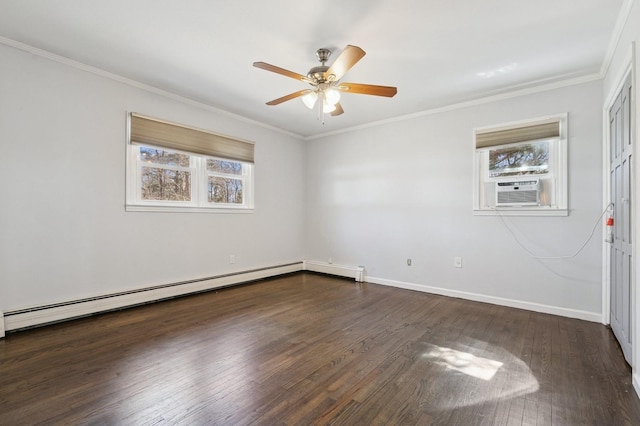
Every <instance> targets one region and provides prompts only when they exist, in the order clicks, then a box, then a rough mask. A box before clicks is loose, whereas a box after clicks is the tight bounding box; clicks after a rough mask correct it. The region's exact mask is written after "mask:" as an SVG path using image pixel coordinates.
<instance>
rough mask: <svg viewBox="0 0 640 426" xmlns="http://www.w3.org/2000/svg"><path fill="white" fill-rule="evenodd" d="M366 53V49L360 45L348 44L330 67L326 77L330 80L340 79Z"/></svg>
mask: <svg viewBox="0 0 640 426" xmlns="http://www.w3.org/2000/svg"><path fill="white" fill-rule="evenodd" d="M364 55H366V53H365V51H364V50H362V49H360V48H359V47H358V46H351V45H347V47H345V48H344V50H343V51H342V53H341V54H340V56H338V57H337V58H336V60H335V61H334V62H333V64H332V65H331V66H330V67H329V69H328V70H327V71H326V72H325V73H324V75H325V78H326V79H327V80H329V81H338V80H340V79H341V78H342V76H343V75H345V74H346V73H347V71H349V70H350V69H351V67H353V66H354V65H355V64H356V63H358V61H359V60H360V59H362V57H363V56H364ZM331 76H333V77H331Z"/></svg>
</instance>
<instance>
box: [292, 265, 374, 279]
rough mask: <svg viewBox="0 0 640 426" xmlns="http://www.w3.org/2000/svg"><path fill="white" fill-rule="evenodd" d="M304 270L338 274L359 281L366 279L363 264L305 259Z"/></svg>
mask: <svg viewBox="0 0 640 426" xmlns="http://www.w3.org/2000/svg"><path fill="white" fill-rule="evenodd" d="M304 270H305V271H312V272H320V273H322V274H329V275H338V276H340V277H346V278H353V279H354V280H356V281H357V282H363V281H364V267H363V266H347V265H335V264H333V263H324V262H317V261H313V260H305V261H304Z"/></svg>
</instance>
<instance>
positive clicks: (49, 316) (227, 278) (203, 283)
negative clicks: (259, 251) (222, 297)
mask: <svg viewBox="0 0 640 426" xmlns="http://www.w3.org/2000/svg"><path fill="white" fill-rule="evenodd" d="M302 270H304V262H294V263H289V264H286V265H278V266H272V267H266V268H260V269H252V270H248V271H243V272H236V273H232V274H225V275H218V276H215V277H207V278H201V279H197V280H191V281H182V282H177V283H171V284H163V285H158V286H154V287H148V288H143V289H137V290H131V291H127V292H121V293H114V294H109V295H104V296H97V297H92V298H87V299H80V300H74V301H69V302H63V303H56V304H51V305H45V306H39V307H33V308H29V309H21V310H15V311H8V312H4V321H1V320H2V319H3V318H2V317H1V316H0V337H2V336H4V332H5V330H6V331H11V330H20V329H24V328H30V327H35V326H40V325H45V324H50V323H55V322H59V321H64V320H69V319H72V318H79V317H83V316H87V315H92V314H96V313H99V312H107V311H112V310H117V309H122V308H126V307H131V306H135V305H141V304H145V303H150V302H156V301H160V300H164V299H170V298H173V297H178V296H184V295H187V294H191V293H198V292H202V291H208V290H213V289H216V288H222V287H228V286H232V285H237V284H243V283H248V282H251V281H256V280H260V279H264V278H270V277H275V276H278V275H283V274H288V273H292V272H299V271H302ZM0 315H2V313H0Z"/></svg>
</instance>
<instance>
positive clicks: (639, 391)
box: [631, 372, 640, 396]
mask: <svg viewBox="0 0 640 426" xmlns="http://www.w3.org/2000/svg"><path fill="white" fill-rule="evenodd" d="M631 383H632V384H633V389H635V391H636V395H638V396H640V374H638V373H637V372H636V373H632V374H631Z"/></svg>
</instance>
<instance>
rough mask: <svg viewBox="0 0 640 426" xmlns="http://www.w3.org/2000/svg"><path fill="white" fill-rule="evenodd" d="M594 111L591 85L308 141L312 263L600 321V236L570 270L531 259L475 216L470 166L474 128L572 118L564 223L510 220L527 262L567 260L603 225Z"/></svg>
mask: <svg viewBox="0 0 640 426" xmlns="http://www.w3.org/2000/svg"><path fill="white" fill-rule="evenodd" d="M601 106H602V82H601V81H594V82H589V83H583V84H579V85H574V86H569V87H565V88H560V89H555V90H550V91H545V92H541V93H537V94H530V95H527V96H521V97H516V98H511V99H506V100H501V101H496V102H492V103H487V104H483V105H477V106H472V107H467V108H463V109H458V110H453V111H449V112H442V113H436V114H432V115H424V116H421V117H417V118H414V119H411V120H405V121H398V122H394V123H389V124H385V125H383V126H378V127H372V128H368V129H363V130H358V131H354V132H350V133H345V134H340V135H333V136H327V137H325V138H322V139H317V140H313V141H310V142H309V147H308V151H307V162H308V165H309V169H308V176H307V179H308V184H307V188H308V191H307V229H308V242H309V244H308V245H307V258H309V259H314V260H322V261H328V259H329V258H332V260H333V262H334V263H343V264H350V265H363V266H364V267H365V268H366V274H367V281H373V282H380V283H386V284H391V285H399V286H403V287H409V288H422V289H430V288H437V289H442V290H445V291H444V293H447V292H448V293H453V294H460V295H470V294H476V295H483V296H489V298H494V299H493V300H494V301H499V300H498V299H509V300H511V301H518V302H525V303H524V305H523V304H521V303H520V304H515V305H518V306H527V305H528V306H529V307H531V306H534V305H542V307H552V308H554V309H550V310H549V311H551V312H560V313H569V312H570V311H572V310H575V311H577V316H578V317H587V318H589V319H596V320H597V318H599V313H600V311H601V241H602V239H601V234H600V230H598V232H597V233H596V235H595V237H594V239H593V240H592V241H591V242H590V243H589V245H588V246H587V247H586V249H585V250H584V251H583V252H582V253H581V254H580V255H579V256H578V257H576V258H574V259H571V260H546V261H538V260H536V259H533V258H531V257H529V256H528V255H526V254H525V253H524V251H523V250H522V249H521V248H519V247H518V246H517V245H516V243H515V242H514V241H513V239H512V237H511V236H510V234H509V233H508V232H507V230H506V229H505V227H504V226H503V224H502V223H501V222H500V220H499V218H497V217H492V216H474V215H473V214H472V177H473V176H472V170H473V165H472V164H473V163H472V162H473V129H474V128H476V127H482V126H488V125H495V124H501V123H505V122H511V121H517V120H525V119H531V118H536V117H541V116H546V115H551V114H556V113H563V112H568V114H569V117H568V121H569V130H568V133H569V141H568V150H569V208H570V215H569V216H568V217H509V218H507V219H506V220H507V221H508V222H509V223H510V224H511V226H512V227H513V228H515V230H516V232H517V234H518V235H519V236H520V238H521V240H522V241H523V242H524V243H525V244H526V245H527V246H528V247H530V248H531V250H533V251H534V252H536V253H539V254H540V255H543V256H560V255H567V254H571V253H573V252H574V251H575V250H576V249H577V248H578V246H579V245H580V244H581V242H582V241H584V240H585V239H586V238H587V237H588V235H589V233H590V232H591V229H592V227H593V225H594V223H595V221H596V220H597V219H598V216H599V215H600V213H601V205H602V165H601V161H602V160H601V158H602V152H601V150H602V146H601V135H602V125H601ZM454 256H461V257H462V258H463V268H462V269H456V268H454V263H453V260H454V259H453V258H454ZM407 258H411V259H412V266H407V263H406V259H407ZM458 292H460V293H458ZM476 299H477V297H476ZM501 302H502V301H501ZM555 307H558V308H560V309H559V310H557V309H555ZM563 311H564V312H563ZM583 314H584V315H583Z"/></svg>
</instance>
